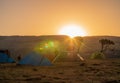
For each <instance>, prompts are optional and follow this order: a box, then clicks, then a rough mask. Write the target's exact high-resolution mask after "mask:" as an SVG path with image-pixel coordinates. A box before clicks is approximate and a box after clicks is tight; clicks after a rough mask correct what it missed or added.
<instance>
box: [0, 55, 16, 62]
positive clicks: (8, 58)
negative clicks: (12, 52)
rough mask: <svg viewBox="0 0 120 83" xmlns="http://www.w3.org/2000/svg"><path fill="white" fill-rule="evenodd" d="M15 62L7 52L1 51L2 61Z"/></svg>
mask: <svg viewBox="0 0 120 83" xmlns="http://www.w3.org/2000/svg"><path fill="white" fill-rule="evenodd" d="M13 62H15V61H14V60H13V59H12V58H11V57H9V56H8V55H7V54H5V53H0V63H13Z"/></svg>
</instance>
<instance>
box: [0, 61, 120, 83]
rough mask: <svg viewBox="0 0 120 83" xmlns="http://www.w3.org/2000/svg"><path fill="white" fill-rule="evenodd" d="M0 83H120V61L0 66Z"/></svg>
mask: <svg viewBox="0 0 120 83" xmlns="http://www.w3.org/2000/svg"><path fill="white" fill-rule="evenodd" d="M0 83H120V59H107V60H86V61H84V62H81V61H80V62H55V63H54V64H53V66H27V65H16V64H15V63H12V64H7V63H5V64H0Z"/></svg>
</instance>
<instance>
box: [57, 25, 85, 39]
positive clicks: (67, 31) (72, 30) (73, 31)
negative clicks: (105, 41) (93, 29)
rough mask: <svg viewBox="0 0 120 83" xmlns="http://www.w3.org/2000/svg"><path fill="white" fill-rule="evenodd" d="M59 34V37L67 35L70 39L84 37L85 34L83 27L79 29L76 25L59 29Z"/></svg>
mask: <svg viewBox="0 0 120 83" xmlns="http://www.w3.org/2000/svg"><path fill="white" fill-rule="evenodd" d="M59 34H61V35H68V36H70V37H71V38H73V37H75V36H86V35H87V32H86V31H85V30H84V29H83V27H80V26H78V25H74V24H70V25H66V26H63V27H61V29H60V31H59Z"/></svg>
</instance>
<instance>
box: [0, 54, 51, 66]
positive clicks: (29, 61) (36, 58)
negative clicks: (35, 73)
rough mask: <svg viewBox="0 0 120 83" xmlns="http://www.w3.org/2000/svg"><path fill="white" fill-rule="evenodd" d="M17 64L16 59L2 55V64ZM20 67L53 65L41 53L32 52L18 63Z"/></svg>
mask: <svg viewBox="0 0 120 83" xmlns="http://www.w3.org/2000/svg"><path fill="white" fill-rule="evenodd" d="M13 62H15V60H14V59H12V58H11V57H9V55H7V54H5V53H0V63H13ZM18 64H20V65H34V66H49V65H52V64H51V62H50V61H49V60H48V59H47V58H45V57H44V56H42V55H41V54H39V53H36V52H32V53H30V54H28V55H26V56H25V57H23V59H22V60H20V62H19V63H18Z"/></svg>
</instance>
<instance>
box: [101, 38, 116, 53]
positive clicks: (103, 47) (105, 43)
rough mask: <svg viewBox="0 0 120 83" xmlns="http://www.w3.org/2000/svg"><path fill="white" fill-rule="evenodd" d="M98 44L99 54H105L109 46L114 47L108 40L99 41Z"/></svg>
mask: <svg viewBox="0 0 120 83" xmlns="http://www.w3.org/2000/svg"><path fill="white" fill-rule="evenodd" d="M99 43H100V44H101V52H105V51H106V50H107V49H108V48H109V46H110V45H114V44H115V43H114V42H113V41H111V40H109V39H101V40H99Z"/></svg>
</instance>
